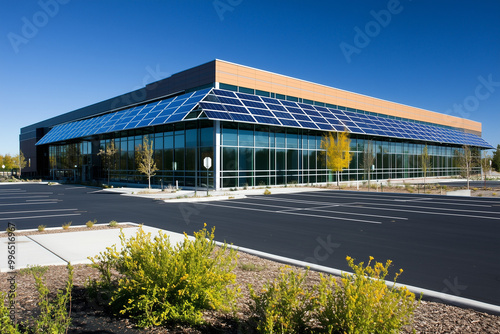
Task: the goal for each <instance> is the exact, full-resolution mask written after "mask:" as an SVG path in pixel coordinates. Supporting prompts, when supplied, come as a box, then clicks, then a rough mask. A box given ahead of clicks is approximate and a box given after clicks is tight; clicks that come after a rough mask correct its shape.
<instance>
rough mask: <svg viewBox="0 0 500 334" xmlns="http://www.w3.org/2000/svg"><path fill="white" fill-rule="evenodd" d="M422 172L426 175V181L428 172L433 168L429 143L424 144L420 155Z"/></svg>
mask: <svg viewBox="0 0 500 334" xmlns="http://www.w3.org/2000/svg"><path fill="white" fill-rule="evenodd" d="M420 160H421V165H420V168H421V169H422V173H423V175H424V183H425V182H426V180H425V179H426V178H427V172H428V171H429V170H430V169H431V167H432V166H431V157H430V156H429V150H428V149H427V144H426V145H425V146H424V149H423V150H422V154H421V155H420Z"/></svg>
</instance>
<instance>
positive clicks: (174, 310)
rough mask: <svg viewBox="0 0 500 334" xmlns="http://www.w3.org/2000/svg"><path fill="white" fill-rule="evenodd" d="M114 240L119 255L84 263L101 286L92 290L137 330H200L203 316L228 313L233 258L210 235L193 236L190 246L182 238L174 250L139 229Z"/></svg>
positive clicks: (233, 292) (112, 252)
mask: <svg viewBox="0 0 500 334" xmlns="http://www.w3.org/2000/svg"><path fill="white" fill-rule="evenodd" d="M120 240H121V245H122V249H121V251H117V249H116V246H113V247H110V248H107V250H106V252H103V253H100V254H99V255H97V256H95V257H93V258H90V260H91V261H92V266H93V267H94V268H97V269H98V270H99V271H100V273H101V282H96V284H94V286H97V287H98V288H99V287H100V288H103V287H106V285H108V286H109V288H110V289H109V290H108V291H109V293H110V296H111V301H110V305H111V306H112V308H113V309H114V310H116V311H118V312H119V313H120V314H123V315H126V316H129V317H131V318H133V319H135V320H136V321H137V324H138V325H139V326H140V327H149V326H157V325H162V324H166V323H171V322H177V323H187V324H192V325H194V324H200V323H202V322H203V319H202V311H203V310H207V309H216V310H220V311H230V310H233V309H234V306H235V302H236V297H237V296H238V294H239V290H238V289H237V288H235V285H234V284H235V278H236V277H235V275H234V273H233V272H232V271H233V269H234V268H235V267H236V265H237V254H236V251H235V250H233V249H228V247H227V245H226V244H224V245H223V246H221V247H217V246H216V244H215V241H214V229H212V231H211V232H208V231H207V229H206V228H203V229H202V230H200V231H199V232H195V233H194V240H192V239H189V238H188V236H187V235H185V238H184V241H183V242H182V243H179V244H177V245H172V244H171V243H170V240H169V237H168V235H166V234H164V233H162V232H161V231H160V232H159V234H158V235H157V236H155V237H154V238H153V239H152V238H151V233H147V234H146V233H145V232H144V231H143V229H142V227H140V228H139V230H138V232H137V234H136V235H135V236H134V237H131V238H130V239H128V240H126V239H125V235H124V234H123V232H121V233H120ZM113 269H114V270H116V271H117V272H118V273H119V279H118V278H117V277H115V276H114V275H113V274H112V271H113ZM114 284H116V286H113V285H114Z"/></svg>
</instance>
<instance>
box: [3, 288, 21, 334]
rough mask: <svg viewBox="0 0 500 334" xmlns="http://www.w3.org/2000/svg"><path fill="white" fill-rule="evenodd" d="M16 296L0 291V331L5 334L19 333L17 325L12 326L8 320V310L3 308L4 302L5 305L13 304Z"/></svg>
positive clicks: (5, 307)
mask: <svg viewBox="0 0 500 334" xmlns="http://www.w3.org/2000/svg"><path fill="white" fill-rule="evenodd" d="M15 298H16V294H15V293H9V294H7V293H4V292H3V291H0V330H1V332H2V333H5V334H18V333H21V331H20V330H19V327H18V325H17V324H13V323H12V320H11V319H10V309H9V308H8V307H7V306H5V301H6V302H7V305H13V304H14V303H15Z"/></svg>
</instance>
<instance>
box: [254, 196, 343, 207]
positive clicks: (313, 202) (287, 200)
mask: <svg viewBox="0 0 500 334" xmlns="http://www.w3.org/2000/svg"><path fill="white" fill-rule="evenodd" d="M245 200H262V201H280V202H291V203H303V204H319V205H333V204H338V203H332V202H318V201H307V200H300V199H291V198H283V197H247V198H246V199H245Z"/></svg>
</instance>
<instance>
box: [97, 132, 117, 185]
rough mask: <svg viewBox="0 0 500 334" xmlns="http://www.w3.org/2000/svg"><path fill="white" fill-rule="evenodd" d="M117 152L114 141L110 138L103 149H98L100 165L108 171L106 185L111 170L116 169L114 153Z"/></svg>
mask: <svg viewBox="0 0 500 334" xmlns="http://www.w3.org/2000/svg"><path fill="white" fill-rule="evenodd" d="M117 152H118V149H116V148H115V141H114V140H112V141H111V142H110V143H109V144H106V147H105V149H104V150H103V149H102V148H101V149H99V153H97V155H98V156H100V157H101V159H102V165H103V167H104V169H105V170H106V171H107V172H108V185H109V182H110V174H111V170H114V169H116V159H115V155H116V153H117Z"/></svg>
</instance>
